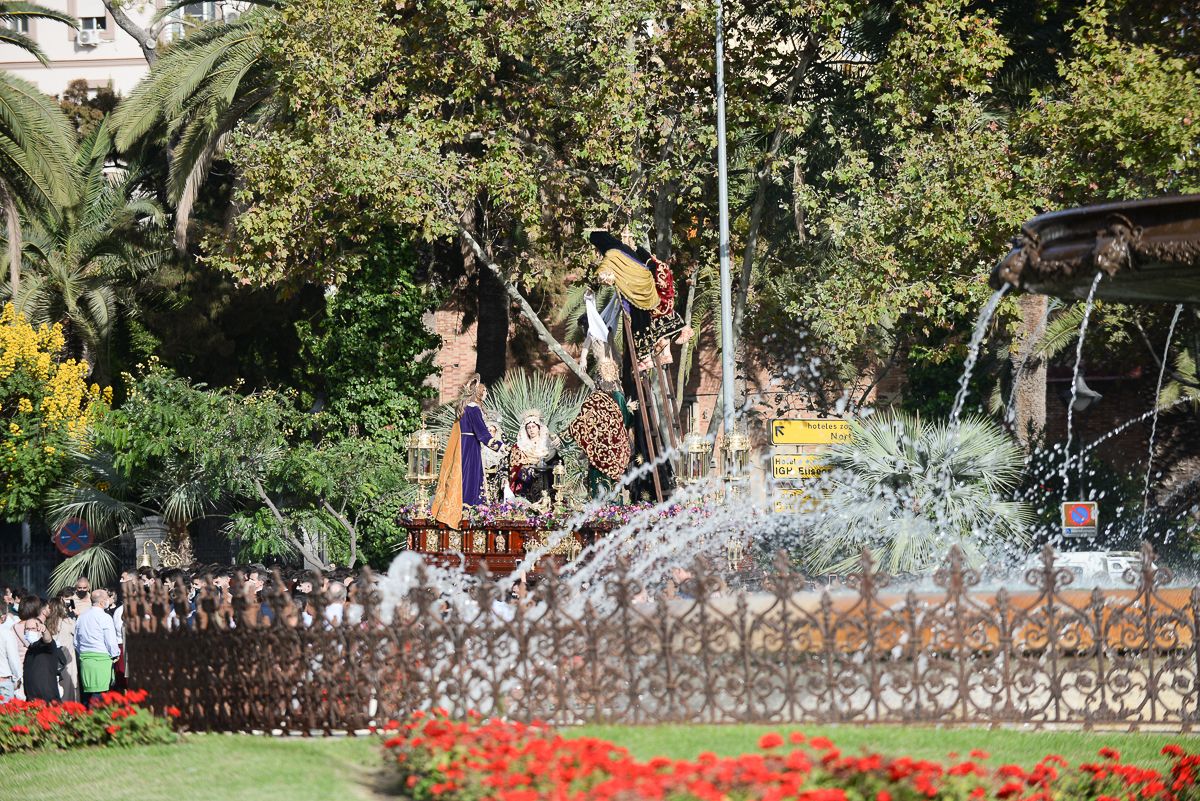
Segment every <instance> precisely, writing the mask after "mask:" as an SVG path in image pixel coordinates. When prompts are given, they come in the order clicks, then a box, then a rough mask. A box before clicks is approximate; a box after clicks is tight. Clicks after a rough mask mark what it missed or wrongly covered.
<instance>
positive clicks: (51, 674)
mask: <svg viewBox="0 0 1200 801" xmlns="http://www.w3.org/2000/svg"><path fill="white" fill-rule="evenodd" d="M30 599H31V600H32V602H31V603H30V611H32V609H34V608H36V609H37V615H36V616H35V617H31V618H29V619H28V620H25V621H23V623H24V632H23V636H24V638H25V644H26V651H25V680H24V686H25V699H26V700H28V701H39V700H40V701H45V702H46V703H48V704H49V703H55V702H57V701H61V700H62V698H61V696H60V695H59V689H58V676H59V674H60V673H61V672H62V670H63V668H64V667H66V664H67V657H66V655H65V654H63V653H62V651H60V650H59V648H58V644H57V643H55V642H54V637H53V636H52V635H51V634H50V632H49V630H47V628H46V615H47V614H48V613H49V612H50V607H49V605H47V604H44V603H42V601H41V599H39V598H34V597H33V596H30ZM21 611H22V612H24V611H25V602H24V601H22V602H21Z"/></svg>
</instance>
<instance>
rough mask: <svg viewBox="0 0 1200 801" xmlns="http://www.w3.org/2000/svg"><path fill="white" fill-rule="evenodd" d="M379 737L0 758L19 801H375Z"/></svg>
mask: <svg viewBox="0 0 1200 801" xmlns="http://www.w3.org/2000/svg"><path fill="white" fill-rule="evenodd" d="M380 764H381V758H380V755H379V752H378V750H377V749H376V741H375V740H374V738H369V737H362V738H343V737H338V738H329V739H301V738H291V737H289V738H279V739H273V738H269V737H252V736H249V735H220V734H205V735H193V736H189V737H186V738H185V739H184V741H183V742H182V743H180V744H178V745H154V746H145V747H142V748H129V749H116V748H113V749H90V750H86V751H66V752H54V751H50V752H42V753H35V754H21V755H12V756H0V788H3V791H2V792H0V797H3V798H6V799H21V801H63V799H92V798H95V799H104V801H149V799H160V798H161V799H179V801H274V800H275V799H279V801H331V799H337V801H354V800H355V799H370V798H373V797H374V795H373V793H372V790H371V785H372V782H373V780H374V778H375V775H374V774H375V771H376V770H377V769H378V767H379V765H380Z"/></svg>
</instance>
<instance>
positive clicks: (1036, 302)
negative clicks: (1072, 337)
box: [1010, 294, 1049, 450]
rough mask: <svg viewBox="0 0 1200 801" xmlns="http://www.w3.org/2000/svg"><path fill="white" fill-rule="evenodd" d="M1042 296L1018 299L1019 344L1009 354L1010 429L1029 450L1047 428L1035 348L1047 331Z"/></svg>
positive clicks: (1041, 365)
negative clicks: (1011, 367)
mask: <svg viewBox="0 0 1200 801" xmlns="http://www.w3.org/2000/svg"><path fill="white" fill-rule="evenodd" d="M1048 303H1049V300H1048V298H1047V297H1046V296H1045V295H1033V294H1025V295H1021V296H1020V297H1019V298H1017V306H1018V308H1020V310H1021V323H1020V327H1019V328H1018V330H1017V338H1018V342H1019V343H1020V344H1019V347H1018V348H1017V352H1016V353H1014V354H1013V356H1012V366H1013V387H1012V401H1011V403H1010V405H1011V407H1012V413H1011V419H1012V425H1013V431H1014V432H1015V433H1016V435H1017V439H1018V440H1020V442H1021V445H1022V446H1024V447H1025V448H1026V450H1028V449H1029V448H1030V447H1032V443H1033V441H1034V440H1035V439H1036V438H1037V437H1038V436H1040V434H1041V433H1042V431H1043V430H1044V429H1045V428H1046V360H1045V359H1044V358H1042V357H1041V356H1039V355H1038V354H1037V353H1036V352H1035V349H1036V347H1037V343H1038V340H1039V339H1041V337H1042V334H1044V333H1045V331H1046V310H1047V308H1048V306H1047V304H1048Z"/></svg>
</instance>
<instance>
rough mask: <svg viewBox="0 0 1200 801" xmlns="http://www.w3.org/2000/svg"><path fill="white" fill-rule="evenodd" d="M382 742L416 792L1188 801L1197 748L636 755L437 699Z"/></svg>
mask: <svg viewBox="0 0 1200 801" xmlns="http://www.w3.org/2000/svg"><path fill="white" fill-rule="evenodd" d="M384 734H385V737H386V739H385V740H384V743H383V745H384V749H385V751H386V752H387V755H388V756H389V757H390V761H391V762H392V763H393V764H394V765H395V769H396V770H397V771H398V776H397V778H398V780H399V784H400V788H401V791H402V792H403V793H404V795H405V796H406V797H407V798H410V799H412V801H433V800H434V799H439V801H541V799H547V801H549V800H550V799H563V801H568V800H570V801H622V800H624V799H628V800H629V801H634V799H646V798H659V799H673V800H674V801H691V800H692V799H696V800H697V801H718V800H719V799H721V800H723V801H749V800H750V799H762V800H763V801H782V800H783V799H799V801H926V800H927V799H935V798H936V799H945V800H946V801H951V800H953V801H992V799H995V800H996V801H1063V800H1064V799H1069V800H1070V801H1125V800H1127V801H1191V800H1192V799H1196V798H1200V792H1197V789H1196V784H1195V782H1196V776H1197V771H1198V770H1200V756H1197V755H1195V754H1188V753H1185V752H1184V750H1183V749H1182V748H1181V747H1180V746H1177V745H1169V746H1166V747H1165V748H1164V749H1163V754H1164V755H1166V756H1167V757H1168V758H1169V759H1170V762H1171V767H1170V770H1169V771H1168V773H1166V774H1162V773H1159V772H1158V771H1155V770H1151V769H1148V768H1143V767H1139V766H1136V765H1131V764H1127V763H1123V762H1122V761H1121V755H1120V754H1119V753H1117V752H1116V751H1114V750H1112V749H1108V748H1105V749H1101V750H1100V752H1099V759H1097V760H1095V761H1093V762H1088V763H1084V764H1080V765H1071V764H1070V763H1068V762H1067V760H1066V759H1064V758H1063V757H1061V756H1058V755H1053V754H1052V755H1049V756H1046V757H1045V758H1043V759H1042V760H1041V761H1040V762H1039V763H1038V764H1037V765H1035V766H1034V767H1033V768H1030V769H1025V768H1022V767H1020V766H1018V765H999V766H991V765H989V764H988V759H989V756H988V754H986V753H984V752H982V751H972V752H971V753H970V755H969V756H968V758H966V759H962V760H957V761H954V762H952V763H949V764H944V763H941V762H935V761H930V760H918V759H912V758H910V757H897V758H886V757H883V756H881V755H879V754H873V753H860V754H857V755H845V754H843V753H842V752H841V751H840V750H839V749H838V748H837V747H836V746H835V745H834V744H833V743H832V742H831V741H829V740H828V739H826V738H824V737H812V738H805V737H804V735H802V734H799V733H793V734H791V735H790V736H789V737H788V738H787V740H786V741H785V739H784V738H783V736H782V735H779V734H767V735H764V736H763V737H762V738H761V739H760V740H759V743H758V745H759V752H758V753H753V754H744V755H742V756H737V757H718V756H716V755H714V754H711V753H705V754H701V755H700V756H699V757H697V758H696V759H694V760H676V759H667V758H663V757H659V758H655V759H651V760H648V761H643V760H638V759H635V758H634V757H633V756H631V755H630V754H629V752H628V751H626V750H625V749H623V748H620V747H618V746H616V745H614V744H612V743H610V742H607V741H604V740H599V739H594V738H586V737H585V738H578V739H565V738H563V737H562V736H560V735H558V734H556V733H555V732H554V731H553V730H551V729H550V728H549V727H547V726H545V725H542V724H536V723H535V724H531V725H523V724H520V723H511V722H506V721H501V720H484V719H482V718H481V717H480V716H478V715H470V716H469V717H468V719H467V720H465V721H455V720H451V719H450V718H449V717H448V716H447V715H446V713H445V712H444V711H443V710H435V711H434V713H433V714H431V715H426V714H423V713H420V712H417V713H414V714H413V716H412V717H411V718H410V719H408V720H406V721H404V722H403V723H399V722H393V723H390V724H388V726H387V730H386V731H385V733H384Z"/></svg>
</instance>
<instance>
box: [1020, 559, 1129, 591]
mask: <svg viewBox="0 0 1200 801" xmlns="http://www.w3.org/2000/svg"><path fill="white" fill-rule="evenodd" d="M1041 566H1042V557H1041V555H1040V554H1033V555H1032V556H1030V557H1028V558H1027V559H1026V560H1025V562H1024V563H1023V564H1022V566H1021V573H1022V574H1024V573H1026V572H1027V571H1029V570H1036V569H1039V568H1041ZM1054 566H1055V567H1056V568H1066V569H1067V570H1070V571H1071V572H1072V573H1073V574H1074V575H1075V580H1074V581H1072V582H1071V584H1070V586H1071V587H1072V588H1077V587H1095V586H1097V585H1103V586H1117V587H1130V586H1132V585H1131V584H1129V583H1128V582H1127V581H1126V580H1125V571H1126V570H1129V569H1132V570H1133V571H1134V574H1135V581H1136V573H1137V571H1139V570H1140V569H1141V567H1142V555H1141V554H1140V553H1138V552H1137V551H1060V552H1059V553H1056V554H1055V555H1054Z"/></svg>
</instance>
